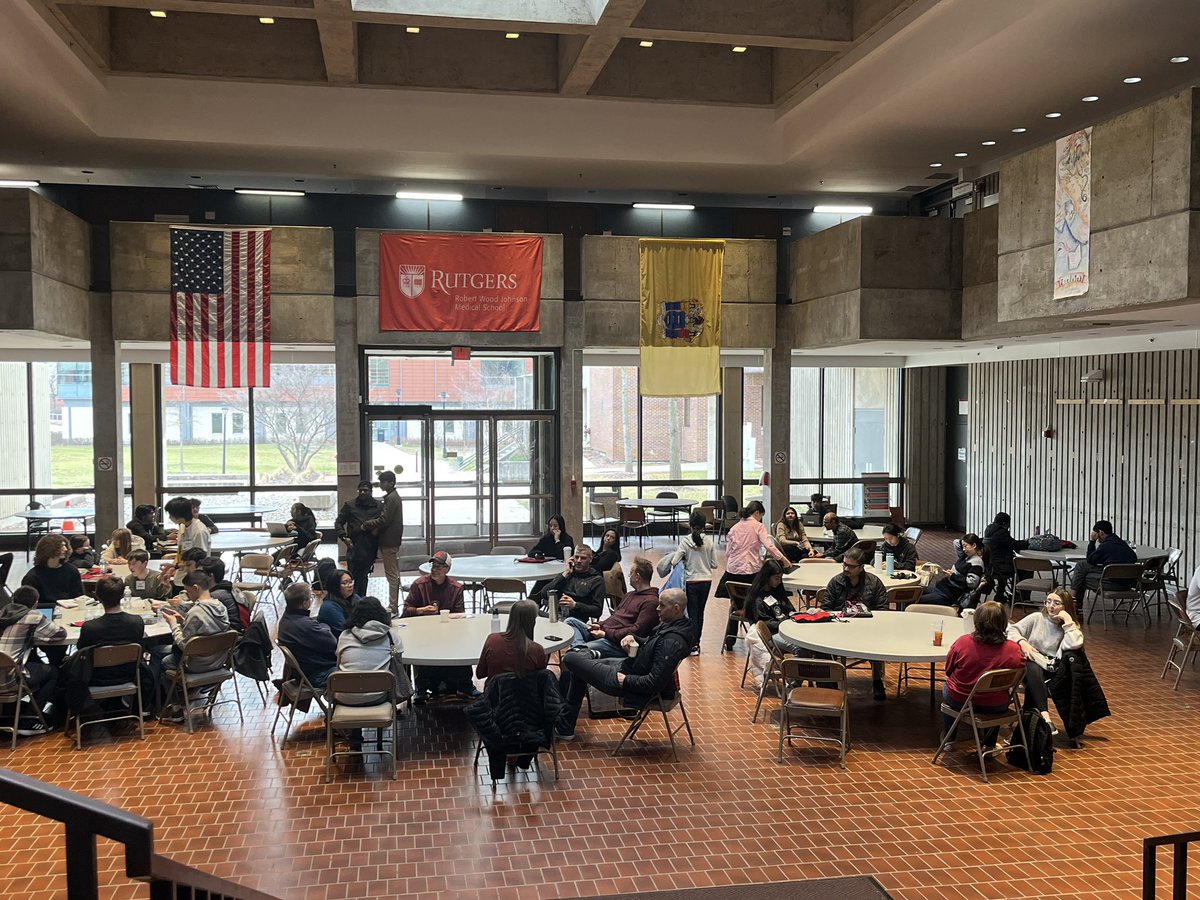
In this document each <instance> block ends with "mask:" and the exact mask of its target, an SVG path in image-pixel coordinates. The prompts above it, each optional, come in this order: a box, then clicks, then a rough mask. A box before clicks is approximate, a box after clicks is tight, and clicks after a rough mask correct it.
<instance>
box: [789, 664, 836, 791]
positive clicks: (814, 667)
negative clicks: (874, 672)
mask: <svg viewBox="0 0 1200 900" xmlns="http://www.w3.org/2000/svg"><path fill="white" fill-rule="evenodd" d="M780 669H781V671H782V674H783V680H784V682H785V683H787V684H796V685H797V686H796V687H794V688H792V689H791V690H789V691H788V692H787V695H786V696H785V697H784V699H783V703H782V704H781V705H780V707H779V762H783V745H784V743H785V742H786V743H787V744H788V745H789V746H790V745H791V742H792V741H800V740H803V741H817V742H822V743H831V744H837V745H838V763H839V764H840V765H841V767H842V768H843V769H844V768H846V751H847V750H848V749H849V748H850V711H849V706H848V705H847V703H846V667H845V666H844V665H842V664H841V663H840V662H834V661H833V660H831V659H801V658H797V657H794V656H789V657H786V658H785V659H783V660H782V661H781V662H780ZM802 681H808V682H810V684H808V685H801V684H800V682H802ZM811 682H816V683H820V684H825V683H832V684H833V685H834V686H833V687H817V686H816V685H815V684H812V683H811ZM810 717H814V718H836V719H837V720H838V736H837V737H836V738H834V737H829V736H828V735H817V734H812V733H811V732H805V733H802V734H794V733H793V732H792V729H793V728H795V727H798V726H796V725H793V724H792V722H793V720H794V719H806V718H810Z"/></svg>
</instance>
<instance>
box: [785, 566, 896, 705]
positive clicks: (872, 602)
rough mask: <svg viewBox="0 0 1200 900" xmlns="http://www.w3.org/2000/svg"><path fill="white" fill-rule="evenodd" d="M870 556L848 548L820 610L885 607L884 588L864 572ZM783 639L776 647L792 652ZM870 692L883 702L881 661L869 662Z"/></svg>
mask: <svg viewBox="0 0 1200 900" xmlns="http://www.w3.org/2000/svg"><path fill="white" fill-rule="evenodd" d="M868 559H870V557H869V556H868V554H867V551H866V550H864V549H862V548H861V547H851V548H850V549H849V550H847V551H846V554H845V556H844V557H843V558H842V571H841V572H839V573H838V574H837V575H834V576H833V578H831V579H829V584H827V585H826V586H825V600H824V602H823V603H822V604H821V607H822V609H826V610H829V611H830V612H842V611H844V610H845V609H846V608H847V607H848V606H850V605H851V604H855V605H857V604H859V603H861V604H863V605H865V606H866V607H867V609H868V610H878V609H887V608H888V595H887V588H885V587H884V586H883V582H882V581H880V580H879V578H878V576H876V575H873V574H871V573H870V572H867V571H865V569H864V568H863V567H864V566H866V564H867V561H868ZM785 640H786V639H785V638H783V637H781V636H779V635H776V641H775V643H776V644H779V645H780V646H781V647H782V648H783V649H785V650H790V651H792V652H795V650H796V649H797V648H795V647H793V646H790V645H788V644H785V643H784V641H785ZM871 690H872V693H873V694H874V696H875V699H876V700H886V699H887V691H886V690H884V687H883V662H882V661H881V660H878V659H874V660H871Z"/></svg>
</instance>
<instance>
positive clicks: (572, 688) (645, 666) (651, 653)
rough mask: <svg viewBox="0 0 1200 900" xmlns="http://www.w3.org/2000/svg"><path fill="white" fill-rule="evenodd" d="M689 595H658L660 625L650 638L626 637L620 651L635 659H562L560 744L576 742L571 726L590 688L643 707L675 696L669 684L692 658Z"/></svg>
mask: <svg viewBox="0 0 1200 900" xmlns="http://www.w3.org/2000/svg"><path fill="white" fill-rule="evenodd" d="M686 609H687V594H685V593H684V592H683V591H681V590H679V589H678V588H672V589H671V590H668V591H663V592H662V593H661V594H659V595H658V625H657V626H656V627H655V629H654V630H653V631H651V632H650V635H649V637H645V638H638V637H635V636H634V635H628V636H627V637H625V638H622V640H621V645H622V646H623V647H625V648H626V652H628V651H629V647H630V645H631V644H636V645H637V647H638V650H637V655H636V656H633V657H629V656H626V657H625V658H623V659H593V658H592V654H591V653H589V652H586V651H585V650H575V651H573V652H571V653H567V654H566V655H565V656H564V657H563V675H562V679H561V681H560V683H559V687H560V689H561V691H562V693H563V695H564V696H565V697H566V698H567V699H566V704H565V705H564V706H563V712H562V716H561V718H560V719H559V723H558V727H557V728H556V729H555V733H556V734H557V735H558V739H559V740H560V741H570V740H574V738H575V721H576V720H577V719H578V718H579V710H580V708H581V707H582V706H583V698H584V697H585V696H587V689H588V685H591V686H592V687H594V688H596V689H597V690H599V691H603V692H604V693H606V694H612V695H613V696H615V697H620V698H622V699H623V700H624V701H625V702H626V703H627V704H628V705H630V706H635V707H639V708H640V707H642V706H645V705H646V704H647V703H649V702H650V701H651V700H652V699H653V698H654V696H655V695H656V694H658V693H660V692H662V693H663V694H664V696H674V684H673V681H672V679H673V678H674V675H675V670H676V669H677V668H678V667H679V663H680V661H681V660H683V659H686V658H687V656H688V654H690V653H691V652H692V641H693V634H694V631H695V629H694V627H693V625H692V623H691V621H690V620H689V619H687V618H686V616H685V615H684V613H685V611H686Z"/></svg>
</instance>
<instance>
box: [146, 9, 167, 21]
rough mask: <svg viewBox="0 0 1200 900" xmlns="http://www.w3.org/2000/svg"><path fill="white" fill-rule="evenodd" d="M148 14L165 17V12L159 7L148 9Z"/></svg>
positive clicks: (160, 17) (157, 17) (158, 17)
mask: <svg viewBox="0 0 1200 900" xmlns="http://www.w3.org/2000/svg"><path fill="white" fill-rule="evenodd" d="M150 15H152V16H154V18H156V19H165V18H166V17H167V14H166V13H165V12H163V11H162V10H161V9H152V10H150Z"/></svg>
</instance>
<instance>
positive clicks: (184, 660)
mask: <svg viewBox="0 0 1200 900" xmlns="http://www.w3.org/2000/svg"><path fill="white" fill-rule="evenodd" d="M237 640H238V633H237V632H236V631H223V632H221V633H220V634H201V635H196V636H195V637H191V638H188V639H187V641H186V642H185V643H184V645H183V648H182V652H181V653H180V655H179V662H178V664H177V666H176V668H174V669H167V670H166V671H165V672H164V673H163V676H164V677H165V678H166V685H165V692H164V693H165V697H164V701H163V709H164V710H165V709H166V708H167V707H168V706H169V705H170V703H171V698H172V697H173V696H174V695H175V691H176V690H178V691H179V692H180V694H181V695H182V697H183V720H184V722H185V723H186V724H187V733H188V734H192V733H193V731H194V728H193V726H192V693H193V692H194V691H195V690H196V689H198V688H209V689H210V690H209V694H208V702H207V703H206V704H205V705H204V712H205V714H206V715H207V716H208V717H209V719H210V720H211V719H212V711H213V707H215V706H218V705H220V704H222V703H234V704H236V705H237V711H238V720H239V721H240V722H241V723H242V724H243V725H245V724H246V719H245V717H244V716H243V715H242V695H241V692H240V691H239V690H238V683H237V678H235V677H234V673H233V647H234V644H236V643H237ZM221 654H224V659H223V661H222V662H221V664H220V665H219V666H216V667H211V668H205V669H203V670H200V671H193V670H192V669H191V668H190V667H189V664H190V663H191V662H192V660H193V659H194V658H202V659H203V658H211V657H216V656H220V655H221ZM227 681H232V682H233V694H234V699H232V700H218V699H217V697H218V696H220V694H221V686H222V685H223V684H224V683H225V682H227ZM158 720H159V722H162V721H163V718H162V714H161V713H160V714H159V719H158Z"/></svg>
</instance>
